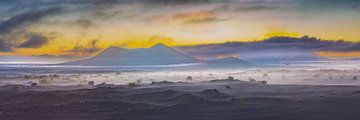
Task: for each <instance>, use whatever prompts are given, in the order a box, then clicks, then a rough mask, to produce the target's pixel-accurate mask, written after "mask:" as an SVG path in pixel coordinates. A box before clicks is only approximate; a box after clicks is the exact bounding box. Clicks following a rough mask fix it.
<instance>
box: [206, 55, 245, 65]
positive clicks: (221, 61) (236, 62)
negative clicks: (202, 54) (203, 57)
mask: <svg viewBox="0 0 360 120" xmlns="http://www.w3.org/2000/svg"><path fill="white" fill-rule="evenodd" d="M205 63H207V64H214V65H220V64H223V65H226V64H231V65H246V64H249V63H248V62H246V61H244V60H241V59H239V58H236V57H227V58H222V59H216V60H209V61H206V62H205Z"/></svg>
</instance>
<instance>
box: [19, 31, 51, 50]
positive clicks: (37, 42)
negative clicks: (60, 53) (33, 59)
mask: <svg viewBox="0 0 360 120" xmlns="http://www.w3.org/2000/svg"><path fill="white" fill-rule="evenodd" d="M48 42H49V40H48V38H46V37H44V36H42V35H38V34H34V35H31V36H29V38H28V39H27V40H26V41H25V42H23V43H21V44H20V45H19V46H18V47H19V48H39V47H41V46H43V45H45V44H47V43H48Z"/></svg>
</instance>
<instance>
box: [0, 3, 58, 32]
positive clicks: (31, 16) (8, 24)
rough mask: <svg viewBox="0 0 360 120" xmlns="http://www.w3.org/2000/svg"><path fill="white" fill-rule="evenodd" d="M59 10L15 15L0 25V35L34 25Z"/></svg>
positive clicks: (51, 9)
mask: <svg viewBox="0 0 360 120" xmlns="http://www.w3.org/2000/svg"><path fill="white" fill-rule="evenodd" d="M60 10H61V8H60V7H56V8H49V9H43V10H38V11H29V12H25V13H22V14H18V15H15V16H13V17H11V18H9V19H8V20H6V21H3V22H1V23H0V34H2V33H8V32H11V30H13V29H15V28H17V27H20V26H26V25H29V24H32V23H36V22H38V21H39V20H41V19H42V18H44V17H46V16H48V15H51V14H54V13H56V12H59V11H60Z"/></svg>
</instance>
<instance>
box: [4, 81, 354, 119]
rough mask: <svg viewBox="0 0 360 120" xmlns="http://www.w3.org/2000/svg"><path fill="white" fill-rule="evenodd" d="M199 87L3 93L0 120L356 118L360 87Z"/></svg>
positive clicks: (115, 88)
mask: <svg viewBox="0 0 360 120" xmlns="http://www.w3.org/2000/svg"><path fill="white" fill-rule="evenodd" d="M225 85H229V84H228V83H224V84H219V83H207V84H203V83H201V84H200V83H199V84H196V83H194V84H189V85H184V84H182V85H179V86H176V85H172V86H157V87H154V86H149V87H148V86H142V87H135V88H134V87H126V86H125V87H117V86H113V87H114V88H112V87H101V88H95V89H80V90H58V91H22V92H18V91H17V92H14V91H10V90H7V91H1V93H2V94H0V98H1V100H0V101H1V102H0V118H1V120H3V119H4V120H64V119H66V120H89V119H90V120H203V119H206V120H239V119H250V120H264V119H274V120H305V119H306V120H320V119H326V120H357V119H360V115H359V114H358V113H359V112H360V87H352V86H301V85H252V84H243V83H232V84H231V89H228V88H226V87H224V86H225Z"/></svg>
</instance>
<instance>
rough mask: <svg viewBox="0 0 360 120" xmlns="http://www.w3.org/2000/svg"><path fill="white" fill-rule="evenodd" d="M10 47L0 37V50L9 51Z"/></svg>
mask: <svg viewBox="0 0 360 120" xmlns="http://www.w3.org/2000/svg"><path fill="white" fill-rule="evenodd" d="M10 51H12V49H11V48H10V47H9V46H8V44H7V43H5V41H4V40H2V39H0V52H10Z"/></svg>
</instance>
